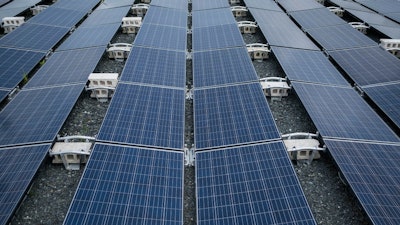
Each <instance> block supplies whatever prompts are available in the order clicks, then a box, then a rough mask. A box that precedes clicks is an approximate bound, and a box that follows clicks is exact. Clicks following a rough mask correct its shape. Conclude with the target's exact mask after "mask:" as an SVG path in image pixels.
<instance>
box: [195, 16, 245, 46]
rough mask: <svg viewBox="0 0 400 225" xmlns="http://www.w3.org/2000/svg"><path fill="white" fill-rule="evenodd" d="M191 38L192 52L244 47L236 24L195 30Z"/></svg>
mask: <svg viewBox="0 0 400 225" xmlns="http://www.w3.org/2000/svg"><path fill="white" fill-rule="evenodd" d="M192 37H193V38H192V40H193V51H206V50H215V49H221V48H232V47H244V45H245V43H244V41H243V37H242V35H241V34H240V31H239V28H238V26H237V24H236V22H235V23H234V24H226V25H220V26H212V27H202V28H195V29H194V30H193V36H192Z"/></svg>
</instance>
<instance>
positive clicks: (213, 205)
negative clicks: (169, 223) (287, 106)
mask: <svg viewBox="0 0 400 225" xmlns="http://www.w3.org/2000/svg"><path fill="white" fill-rule="evenodd" d="M196 194H197V224H199V225H205V224H207V225H214V224H215V225H220V224H303V225H306V224H310V225H311V224H316V222H315V220H314V218H313V216H312V214H311V210H310V208H309V206H308V204H307V201H306V198H305V196H304V194H303V191H302V189H301V186H300V183H299V181H298V179H297V177H296V173H295V172H294V170H293V167H292V164H291V162H290V160H289V159H288V155H287V152H286V148H285V146H284V145H283V143H282V142H272V143H267V144H262V145H253V146H245V147H238V148H230V149H222V150H215V151H207V152H197V153H196Z"/></svg>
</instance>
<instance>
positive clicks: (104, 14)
mask: <svg viewBox="0 0 400 225" xmlns="http://www.w3.org/2000/svg"><path fill="white" fill-rule="evenodd" d="M129 1H131V2H132V1H133V0H129ZM104 4H105V3H103V4H102V5H104ZM99 7H101V6H99ZM129 10H130V7H129V6H125V7H118V8H110V9H103V10H98V9H97V10H95V11H93V13H91V14H90V16H89V17H88V18H87V19H85V21H84V22H83V23H82V24H81V25H80V26H79V27H80V28H82V27H92V26H98V25H102V24H110V23H119V24H121V19H122V17H124V16H126V14H128V12H129Z"/></svg>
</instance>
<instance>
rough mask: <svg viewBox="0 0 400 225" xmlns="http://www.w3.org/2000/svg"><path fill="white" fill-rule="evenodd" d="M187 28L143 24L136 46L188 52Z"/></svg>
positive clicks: (135, 42) (136, 39)
mask: <svg viewBox="0 0 400 225" xmlns="http://www.w3.org/2000/svg"><path fill="white" fill-rule="evenodd" d="M186 39H187V31H186V28H180V27H171V26H160V25H155V24H147V23H143V24H142V26H141V27H140V30H139V33H138V35H137V36H136V38H135V41H134V43H133V44H134V45H135V46H144V47H151V48H160V49H170V50H177V51H186Z"/></svg>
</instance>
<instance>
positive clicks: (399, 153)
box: [325, 140, 400, 225]
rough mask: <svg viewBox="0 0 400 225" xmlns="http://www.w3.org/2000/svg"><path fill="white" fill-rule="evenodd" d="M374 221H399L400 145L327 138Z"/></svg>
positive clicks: (397, 222) (331, 149)
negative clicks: (399, 160)
mask: <svg viewBox="0 0 400 225" xmlns="http://www.w3.org/2000/svg"><path fill="white" fill-rule="evenodd" d="M325 144H326V145H327V147H328V149H329V151H330V153H331V155H332V156H333V158H334V159H335V161H336V163H337V165H338V166H339V168H340V170H341V171H342V173H343V175H344V177H345V178H346V180H347V182H348V183H349V185H350V187H351V188H352V190H353V191H354V193H355V194H356V196H357V198H358V200H359V201H360V203H361V205H362V207H363V208H364V210H365V211H366V212H367V215H368V217H369V218H370V219H371V221H372V223H373V224H376V225H386V224H399V223H400V217H399V215H400V208H399V205H400V194H399V186H400V177H399V174H400V167H399V162H398V159H399V158H400V146H399V145H384V144H371V143H361V142H344V141H332V140H325Z"/></svg>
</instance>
